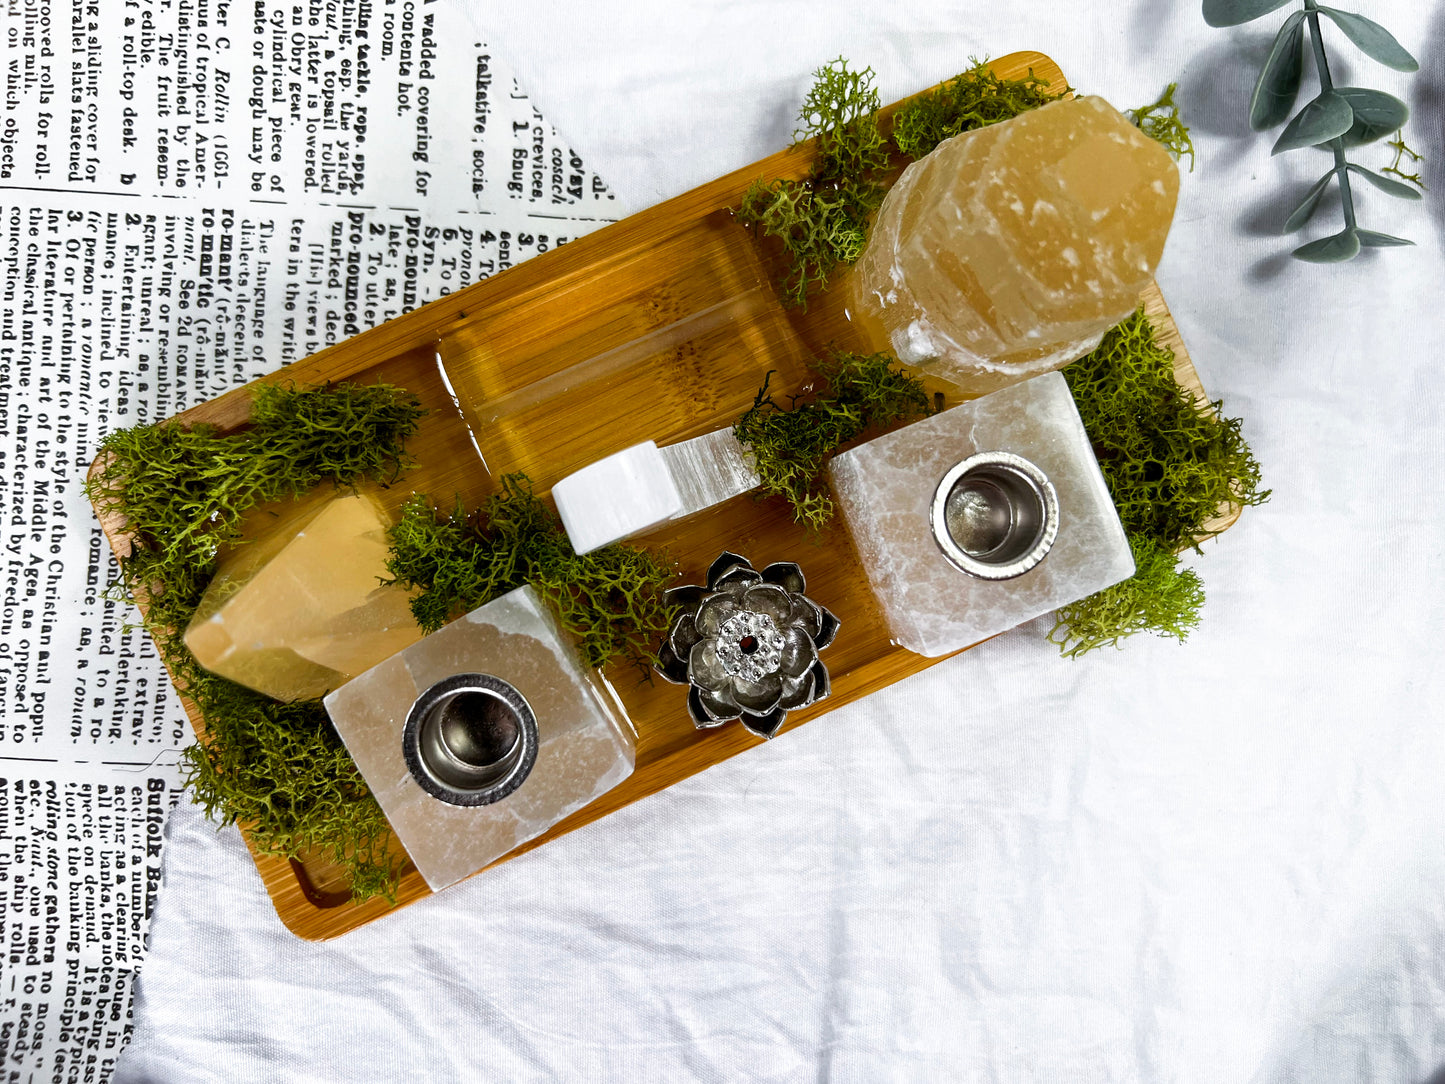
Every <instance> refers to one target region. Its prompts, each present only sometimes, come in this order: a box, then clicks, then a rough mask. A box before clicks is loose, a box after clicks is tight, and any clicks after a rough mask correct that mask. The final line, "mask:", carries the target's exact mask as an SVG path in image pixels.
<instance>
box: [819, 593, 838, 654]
mask: <svg viewBox="0 0 1445 1084" xmlns="http://www.w3.org/2000/svg"><path fill="white" fill-rule="evenodd" d="M814 605H815V606H816V605H817V603H814ZM818 612H819V614H820V615H821V616H822V623H821V625H820V627H819V629H818V632H817V633H816V634H815V635H814V637H813V646H815V647H816V648H817V649H818V650H819V651H822V650H823V648H825V647H827V646H828V645H829V644H831V643H832V642H833V637H835V636H837V635H838V626H839V625H841V624H842V622H841V621H839V620H838V619H837V618H836V617H834V616H833V614H832V611H830V610H828V609H827V607H824V606H818Z"/></svg>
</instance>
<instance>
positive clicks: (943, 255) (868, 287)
mask: <svg viewBox="0 0 1445 1084" xmlns="http://www.w3.org/2000/svg"><path fill="white" fill-rule="evenodd" d="M1178 192H1179V171H1178V169H1177V167H1176V166H1175V165H1174V161H1173V160H1172V159H1171V158H1170V157H1169V153H1168V152H1167V151H1166V150H1165V149H1164V148H1163V147H1162V146H1160V145H1159V144H1158V143H1156V142H1155V141H1154V140H1152V139H1150V138H1149V137H1147V136H1145V135H1144V134H1143V133H1142V132H1140V131H1139V130H1138V129H1137V128H1135V127H1134V126H1133V125H1132V124H1130V123H1129V122H1128V121H1127V120H1125V119H1124V117H1123V116H1121V115H1120V113H1119V111H1118V110H1116V109H1115V108H1114V107H1113V106H1111V105H1109V103H1108V102H1105V101H1104V100H1103V99H1101V98H1093V97H1087V98H1074V99H1072V100H1070V101H1060V102H1052V103H1050V104H1049V105H1045V106H1043V107H1041V108H1039V109H1034V110H1030V111H1029V112H1027V113H1023V114H1021V115H1019V116H1017V117H1015V118H1013V119H1012V120H1007V121H1004V122H1002V123H1000V124H994V125H990V126H988V127H986V128H980V129H978V130H976V131H972V132H965V133H963V134H962V135H958V136H955V137H953V138H952V139H949V140H945V141H944V142H943V143H940V144H939V145H938V147H937V148H936V149H935V150H934V151H933V153H931V154H929V155H928V156H926V157H924V158H921V159H919V160H918V161H917V162H914V163H913V164H912V165H910V166H909V167H908V168H907V169H906V170H905V171H904V172H903V175H902V176H901V177H900V178H899V179H898V182H897V183H896V184H895V185H894V186H893V188H892V190H891V191H890V192H889V193H888V197H887V199H885V200H884V202H883V206H882V208H881V209H880V210H879V212H878V219H877V222H876V223H875V224H874V227H873V232H872V235H871V237H870V239H869V242H868V247H867V249H866V250H865V251H864V253H863V256H862V258H861V259H860V260H859V262H858V265H857V268H856V269H855V272H854V279H853V298H852V308H853V315H854V317H855V318H856V319H857V320H858V322H859V323H860V324H861V325H862V327H863V328H864V330H865V332H866V333H868V334H869V335H870V336H871V337H872V338H873V339H874V340H875V341H876V342H877V344H878V345H879V346H887V347H891V348H892V349H893V350H895V351H896V352H897V354H898V356H899V358H901V359H902V360H903V361H904V362H905V363H907V364H909V365H911V366H913V367H914V368H915V369H918V370H920V371H923V372H931V373H934V374H936V375H938V376H940V377H942V378H943V379H945V380H948V381H951V382H953V383H955V384H957V385H958V386H959V387H960V389H961V390H962V391H964V392H965V393H966V394H970V395H982V394H985V393H987V392H990V391H993V390H995V389H997V388H1001V387H1003V386H1005V385H1007V384H1011V383H1013V382H1015V381H1018V380H1022V379H1024V378H1025V377H1029V376H1033V375H1035V374H1037V373H1042V372H1048V371H1049V370H1051V369H1057V368H1059V367H1061V366H1063V365H1065V364H1067V363H1068V362H1070V361H1073V360H1074V359H1075V358H1077V357H1080V356H1081V355H1083V354H1086V353H1087V352H1088V351H1090V350H1092V349H1093V348H1094V347H1095V346H1097V345H1098V344H1099V340H1100V338H1102V336H1103V334H1104V332H1105V331H1107V330H1108V329H1109V328H1110V327H1112V326H1113V325H1114V324H1116V323H1118V322H1119V321H1120V320H1122V319H1124V317H1126V316H1128V315H1129V313H1131V312H1132V311H1134V309H1135V307H1136V306H1137V305H1138V304H1139V294H1140V291H1142V290H1143V289H1144V287H1145V286H1146V285H1147V284H1148V283H1149V280H1150V278H1151V276H1152V275H1153V273H1154V268H1155V267H1156V266H1157V265H1158V263H1159V257H1160V256H1161V255H1162V253H1163V251H1164V240H1165V238H1166V237H1167V236H1168V234H1169V224H1170V221H1171V220H1172V219H1173V217H1174V202H1175V198H1176V197H1177V195H1178Z"/></svg>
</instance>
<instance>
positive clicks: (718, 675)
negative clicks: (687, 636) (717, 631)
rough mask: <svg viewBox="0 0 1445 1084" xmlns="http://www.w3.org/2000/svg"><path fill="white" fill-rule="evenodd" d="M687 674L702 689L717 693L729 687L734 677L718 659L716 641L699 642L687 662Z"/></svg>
mask: <svg viewBox="0 0 1445 1084" xmlns="http://www.w3.org/2000/svg"><path fill="white" fill-rule="evenodd" d="M687 674H688V677H689V678H690V679H691V680H692V683H693V684H694V685H696V686H697V687H698V688H700V689H707V690H709V691H710V692H716V691H717V690H719V689H724V688H726V687H727V685H728V682H729V681H731V680H732V675H730V674H729V673H728V672H727V668H726V667H724V666H723V662H722V659H720V658H718V654H717V641H716V640H699V641H698V642H697V644H696V646H694V647H693V649H692V654H691V655H690V656H688V660H687Z"/></svg>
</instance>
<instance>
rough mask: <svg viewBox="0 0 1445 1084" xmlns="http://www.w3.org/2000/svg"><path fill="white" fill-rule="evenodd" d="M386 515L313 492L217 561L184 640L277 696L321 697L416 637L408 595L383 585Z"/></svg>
mask: <svg viewBox="0 0 1445 1084" xmlns="http://www.w3.org/2000/svg"><path fill="white" fill-rule="evenodd" d="M390 523H391V521H390V518H389V517H388V516H387V514H386V512H385V510H384V509H383V508H382V507H381V506H380V505H379V504H378V503H377V502H376V500H375V499H374V498H372V497H370V496H368V495H367V494H365V493H350V492H347V493H344V494H343V495H340V496H334V497H329V498H326V499H324V500H316V499H314V498H313V499H312V500H309V501H306V502H303V503H302V504H300V505H298V506H297V507H295V508H293V509H291V510H289V511H288V513H287V514H284V515H283V516H282V517H281V518H280V519H278V520H277V521H276V522H275V523H274V525H272V526H271V528H270V529H269V530H268V531H267V533H266V534H265V535H264V536H262V537H259V538H256V539H254V540H252V541H250V542H247V543H245V544H242V545H239V546H237V547H235V548H234V549H233V550H232V551H231V553H230V554H229V555H228V556H226V557H225V558H223V560H222V561H221V564H220V567H219V568H218V570H217V572H216V575H215V576H214V577H213V578H212V580H211V583H210V585H209V586H208V587H207V588H206V593H205V595H204V596H203V597H202V599H201V604H200V606H199V607H197V609H196V613H195V616H194V617H193V618H192V619H191V623H190V625H188V626H187V628H186V636H185V639H186V647H188V648H189V649H190V651H191V654H192V655H194V656H195V657H196V661H197V662H198V663H200V664H201V665H202V666H203V667H205V668H206V669H207V670H209V671H211V672H212V673H214V674H219V675H220V676H221V677H224V678H228V679H230V680H231V681H234V682H236V683H237V684H239V685H245V686H246V687H247V688H250V689H255V690H256V691H257V692H262V693H265V694H267V695H268V696H273V697H275V698H276V699H277V700H299V699H311V698H315V697H319V696H322V695H324V694H325V693H326V692H328V691H329V690H331V689H335V688H336V687H338V686H339V685H342V684H343V683H345V682H346V681H349V680H350V679H351V678H353V677H355V676H356V675H357V674H360V673H361V672H363V671H364V670H367V669H370V668H371V667H372V666H375V665H376V664H377V663H379V662H381V661H382V660H383V659H386V658H389V657H390V656H392V655H394V654H396V652H398V651H400V650H401V649H402V648H404V647H406V646H408V645H409V644H412V643H414V642H416V641H417V640H419V639H421V636H422V633H421V629H420V628H418V627H417V624H416V621H415V620H414V619H413V618H412V615H411V606H410V599H411V595H410V593H409V592H407V591H405V590H403V589H402V588H400V587H396V586H383V585H382V584H381V582H380V580H381V579H384V578H385V577H386V575H387V571H386V557H387V552H388V547H387V540H386V532H387V528H388V527H389V526H390Z"/></svg>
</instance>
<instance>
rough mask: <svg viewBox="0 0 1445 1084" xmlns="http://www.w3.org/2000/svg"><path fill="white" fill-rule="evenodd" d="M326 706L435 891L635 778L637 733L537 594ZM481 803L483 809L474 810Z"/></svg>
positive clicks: (481, 614) (459, 629)
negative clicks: (409, 755) (472, 784)
mask: <svg viewBox="0 0 1445 1084" xmlns="http://www.w3.org/2000/svg"><path fill="white" fill-rule="evenodd" d="M325 703H326V710H327V711H328V712H330V714H331V721H332V722H333V723H334V724H335V726H336V729H337V732H338V733H340V735H341V737H342V740H343V741H345V743H346V748H347V750H348V751H349V752H350V753H351V756H352V758H353V759H354V760H355V761H356V765H357V767H358V768H359V769H360V771H361V774H362V776H363V778H365V780H366V783H367V786H369V787H370V788H371V790H372V793H374V794H375V795H376V799H377V801H378V802H379V803H380V804H381V808H382V811H383V812H384V813H385V814H386V817H387V820H388V821H390V822H391V826H392V828H393V830H394V831H395V832H396V835H397V838H398V839H400V840H401V843H402V846H404V847H405V848H406V851H407V853H408V854H409V855H410V856H411V859H412V861H413V862H414V863H415V864H416V867H417V869H418V870H420V871H421V875H422V877H423V878H424V879H425V880H426V883H427V885H428V886H430V887H431V889H432V890H433V891H436V890H439V889H442V888H445V887H446V886H447V885H450V884H453V883H455V882H456V881H459V880H461V879H462V878H464V877H466V876H468V875H470V874H472V873H475V872H476V871H477V870H479V869H481V868H482V867H483V866H486V865H489V864H490V863H491V862H493V861H494V860H496V859H498V858H500V857H502V855H504V854H506V853H507V852H508V851H511V850H512V849H514V848H515V847H517V846H518V845H519V844H522V843H525V842H526V841H527V840H529V839H532V838H534V837H535V836H538V835H541V834H542V833H543V832H545V831H546V830H547V829H548V828H550V827H551V826H552V825H554V824H556V823H557V822H558V821H560V820H561V819H562V818H563V817H566V816H567V815H568V814H570V813H573V812H575V811H576V810H578V809H581V808H582V807H583V806H585V805H587V804H588V803H589V802H591V801H593V800H594V799H596V798H597V797H599V796H600V795H602V794H604V793H606V792H607V791H609V790H611V789H612V788H613V787H615V786H616V785H617V784H618V783H620V782H622V781H623V780H624V779H626V778H627V777H628V776H629V775H631V774H632V768H633V762H634V756H635V751H636V735H635V734H634V732H633V731H632V729H631V727H630V725H629V724H628V722H627V719H626V717H625V716H624V714H623V713H622V710H621V708H620V706H619V705H618V704H617V703H616V701H615V699H614V698H613V697H612V696H611V695H610V693H609V691H608V690H607V689H606V687H605V686H604V685H603V684H602V682H601V681H600V679H599V678H598V677H597V676H596V673H595V671H593V670H592V669H590V668H589V667H586V666H584V665H583V663H582V660H581V658H580V657H579V656H578V654H577V652H576V649H575V646H574V645H573V643H572V640H571V638H570V637H569V636H568V635H567V634H566V633H565V632H564V631H563V629H562V627H561V625H560V624H559V623H558V621H557V618H556V616H555V615H554V614H553V613H552V611H551V609H550V608H549V607H548V606H547V605H546V603H545V602H544V601H543V600H542V599H541V598H540V597H539V596H538V594H537V593H536V591H534V590H533V589H532V588H531V587H521V588H518V589H517V590H515V591H512V592H510V593H508V594H506V595H503V596H501V597H500V598H497V599H493V600H492V601H491V602H489V603H487V604H486V605H485V606H481V607H479V608H478V609H475V610H473V611H472V612H471V613H469V614H467V615H466V616H465V617H463V618H460V619H459V620H457V621H454V622H452V623H451V624H450V625H447V626H446V627H445V628H443V629H441V630H439V631H437V632H434V633H432V634H431V635H430V636H427V637H426V638H425V639H423V640H420V641H418V642H417V643H415V644H413V645H411V646H410V647H408V648H407V649H406V650H404V651H402V652H400V653H398V654H396V655H393V656H392V657H391V658H389V659H387V660H386V661H385V662H383V663H381V664H380V665H378V666H374V667H372V668H371V669H370V670H368V671H367V672H366V673H364V674H362V675H361V676H360V677H358V678H356V679H355V680H353V681H350V682H348V683H347V684H345V685H343V686H342V687H341V688H339V689H337V690H336V691H335V692H333V693H332V694H331V695H330V696H328V697H327V698H326V701H325ZM414 708H416V709H417V710H416V711H415V712H414V711H413V709H414ZM409 718H410V719H411V723H410V734H409V735H408V729H409V724H408V719H409ZM408 743H409V744H410V751H411V754H412V755H411V758H410V759H411V763H410V764H409V763H408V755H407V748H406V747H405V746H406V745H407V744H408ZM529 761H530V767H529V766H528V762H529ZM519 777H520V778H519ZM473 782H474V783H475V784H476V785H475V786H474V787H473V786H471V783H473ZM468 793H470V794H471V795H472V796H473V799H475V801H477V802H479V803H480V804H461V803H465V802H469V801H471V800H472V799H468V798H467V797H465V795H467V794H468ZM443 794H446V795H448V796H449V799H448V798H447V797H442V796H439V795H443ZM458 794H461V795H463V797H462V798H460V800H459V799H458V797H457V795H458Z"/></svg>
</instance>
